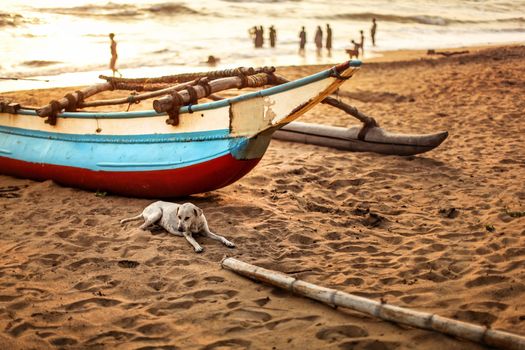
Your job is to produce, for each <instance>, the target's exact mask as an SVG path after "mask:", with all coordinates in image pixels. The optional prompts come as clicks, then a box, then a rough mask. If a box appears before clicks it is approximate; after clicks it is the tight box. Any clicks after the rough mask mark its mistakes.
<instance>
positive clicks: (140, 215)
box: [120, 213, 142, 224]
mask: <svg viewBox="0 0 525 350" xmlns="http://www.w3.org/2000/svg"><path fill="white" fill-rule="evenodd" d="M140 219H142V213H140V214H139V215H137V216H134V217H132V218H127V219H122V220H120V223H121V224H124V223H126V222H130V221H136V220H140Z"/></svg>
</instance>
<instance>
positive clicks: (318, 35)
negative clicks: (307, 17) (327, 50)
mask: <svg viewBox="0 0 525 350" xmlns="http://www.w3.org/2000/svg"><path fill="white" fill-rule="evenodd" d="M314 42H315V47H316V48H317V56H321V49H322V48H323V30H322V29H321V26H317V31H316V32H315V39H314Z"/></svg>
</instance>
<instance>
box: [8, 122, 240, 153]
mask: <svg viewBox="0 0 525 350" xmlns="http://www.w3.org/2000/svg"><path fill="white" fill-rule="evenodd" d="M2 133H4V134H9V135H17V136H25V137H32V138H41V139H46V140H59V141H69V142H90V143H115V144H121V143H166V142H192V141H212V140H226V139H232V138H233V137H231V136H230V132H229V130H228V129H220V130H211V131H201V132H185V133H177V134H144V135H97V134H63V133H55V132H46V131H39V130H28V129H22V128H12V127H7V126H0V134H2ZM0 152H1V151H0Z"/></svg>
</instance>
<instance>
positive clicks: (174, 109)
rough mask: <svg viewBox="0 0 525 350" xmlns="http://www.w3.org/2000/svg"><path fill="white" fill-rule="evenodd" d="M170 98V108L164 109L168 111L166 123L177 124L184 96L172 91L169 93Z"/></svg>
mask: <svg viewBox="0 0 525 350" xmlns="http://www.w3.org/2000/svg"><path fill="white" fill-rule="evenodd" d="M170 96H171V98H172V99H173V100H172V104H171V108H170V109H169V110H167V111H166V113H168V119H166V124H169V125H172V126H177V125H179V110H180V108H181V107H182V106H184V97H182V95H181V94H179V92H178V91H173V93H172V94H171V95H170Z"/></svg>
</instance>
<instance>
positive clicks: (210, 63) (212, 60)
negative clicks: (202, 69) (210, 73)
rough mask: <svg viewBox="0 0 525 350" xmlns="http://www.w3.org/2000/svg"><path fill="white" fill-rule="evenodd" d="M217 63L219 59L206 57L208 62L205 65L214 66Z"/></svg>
mask: <svg viewBox="0 0 525 350" xmlns="http://www.w3.org/2000/svg"><path fill="white" fill-rule="evenodd" d="M219 61H220V59H219V58H218V57H215V56H212V55H210V56H208V60H207V61H206V63H207V64H208V65H210V66H215V65H216V64H217V62H219Z"/></svg>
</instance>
